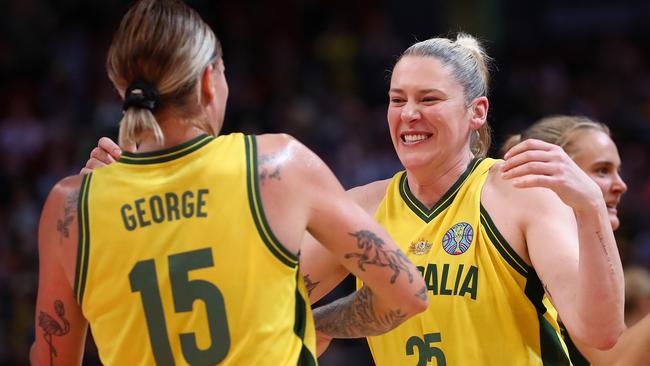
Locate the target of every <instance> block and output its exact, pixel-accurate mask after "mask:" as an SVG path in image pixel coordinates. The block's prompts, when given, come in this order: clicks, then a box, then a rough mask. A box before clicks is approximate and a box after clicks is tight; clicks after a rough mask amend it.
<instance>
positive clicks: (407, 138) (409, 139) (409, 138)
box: [400, 133, 432, 145]
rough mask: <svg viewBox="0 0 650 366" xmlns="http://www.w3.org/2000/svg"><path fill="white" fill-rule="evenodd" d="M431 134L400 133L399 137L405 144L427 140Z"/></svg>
mask: <svg viewBox="0 0 650 366" xmlns="http://www.w3.org/2000/svg"><path fill="white" fill-rule="evenodd" d="M431 136H432V134H430V133H415V134H402V135H401V136H400V138H401V139H402V142H403V143H405V144H407V145H408V144H417V143H418V142H422V141H425V140H428V139H429V138H430V137H431Z"/></svg>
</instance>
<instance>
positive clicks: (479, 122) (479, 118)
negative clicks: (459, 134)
mask: <svg viewBox="0 0 650 366" xmlns="http://www.w3.org/2000/svg"><path fill="white" fill-rule="evenodd" d="M489 107H490V102H488V99H487V97H478V98H476V99H474V102H472V106H471V111H470V112H471V113H472V117H471V118H470V127H471V128H472V130H478V129H479V128H481V126H483V125H484V124H485V122H486V121H487V114H488V109H489Z"/></svg>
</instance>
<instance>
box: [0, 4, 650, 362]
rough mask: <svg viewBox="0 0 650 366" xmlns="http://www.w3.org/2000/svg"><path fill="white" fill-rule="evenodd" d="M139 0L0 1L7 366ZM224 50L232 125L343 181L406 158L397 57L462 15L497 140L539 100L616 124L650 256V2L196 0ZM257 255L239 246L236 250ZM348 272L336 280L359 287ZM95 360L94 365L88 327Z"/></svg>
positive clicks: (0, 244) (101, 126) (626, 236)
mask: <svg viewBox="0 0 650 366" xmlns="http://www.w3.org/2000/svg"><path fill="white" fill-rule="evenodd" d="M130 3H131V2H130V1H124V0H103V1H82V0H56V1H53V0H51V1H47V0H7V1H2V2H0V14H1V15H0V20H1V21H0V365H23V364H26V363H27V355H28V348H29V345H30V343H31V341H32V339H33V337H34V326H33V322H34V321H33V318H34V302H35V293H36V286H37V269H38V257H37V226H38V220H39V214H40V209H41V207H42V205H43V202H44V200H45V198H46V196H47V194H48V192H49V190H50V189H51V188H52V186H53V185H54V184H55V183H56V182H57V181H58V180H59V179H61V178H63V177H64V176H67V175H71V174H76V173H77V172H78V171H79V170H80V169H81V167H82V166H83V165H84V164H85V161H86V159H87V157H88V154H89V153H90V150H91V149H92V147H94V145H95V144H96V141H97V139H98V138H99V137H100V136H109V137H113V138H115V137H116V135H117V125H116V124H117V121H119V119H120V115H121V102H120V100H119V99H118V97H117V95H116V93H115V92H114V90H113V89H112V86H111V84H110V82H109V80H108V78H107V77H106V73H105V70H104V62H105V56H106V51H107V49H108V45H109V43H110V40H111V37H112V34H113V32H114V30H115V29H116V28H117V25H118V24H119V20H120V18H121V16H122V15H123V14H124V13H125V11H126V9H127V8H128V6H129V4H130ZM188 3H189V4H190V5H191V6H193V7H194V8H196V9H197V10H198V11H199V12H200V13H201V15H202V16H203V17H204V19H205V20H206V21H207V22H208V23H209V24H210V25H211V26H212V27H213V29H214V30H215V32H216V34H217V36H218V37H219V38H220V39H221V42H222V45H223V49H224V61H225V65H226V77H227V79H228V82H229V86H230V99H229V102H228V109H227V113H226V121H225V128H224V132H225V133H227V132H230V131H243V132H246V133H262V132H287V133H290V134H292V135H293V136H295V137H297V138H298V139H300V140H301V141H303V142H304V143H305V144H306V145H307V146H308V147H310V148H311V149H313V150H314V151H316V152H317V153H318V154H319V155H320V156H321V157H323V159H324V160H325V161H326V162H327V163H328V164H329V165H330V167H331V168H332V169H333V170H334V172H335V174H336V175H337V176H338V177H339V179H340V180H341V181H342V183H343V184H344V186H346V188H350V187H353V186H355V185H359V184H363V183H367V182H370V181H372V180H375V179H379V178H387V177H389V176H391V175H392V174H394V173H395V172H396V171H397V170H399V169H400V164H399V161H398V160H397V158H396V156H395V154H394V151H393V148H392V145H391V143H390V138H389V135H388V130H387V123H386V116H385V115H386V105H387V100H388V98H387V85H388V80H389V71H390V69H391V68H392V65H393V63H394V61H395V59H396V56H398V55H399V54H400V52H401V51H403V50H404V49H405V48H406V47H407V46H409V45H410V44H411V43H413V42H414V41H416V40H424V39H426V38H429V37H432V36H437V35H442V36H453V35H455V33H456V32H457V31H460V30H462V31H465V32H468V33H471V34H473V35H475V36H477V37H479V38H480V39H482V40H483V41H484V44H485V46H486V48H487V50H488V53H489V54H490V55H491V56H492V57H494V59H495V66H496V67H495V68H494V70H493V74H492V75H493V79H492V90H491V93H490V115H489V119H488V120H489V123H490V124H491V126H492V127H493V129H494V141H495V143H494V145H493V150H492V151H493V154H492V155H493V156H494V155H495V154H496V151H497V147H498V146H499V145H500V144H501V143H502V142H503V141H504V140H505V138H506V137H507V136H508V135H509V134H511V133H515V132H518V131H520V130H522V129H523V128H524V127H526V126H527V125H529V124H530V123H532V122H533V121H535V120H536V119H538V118H539V117H542V116H548V115H551V114H579V115H585V116H588V117H591V118H594V119H597V120H599V121H602V122H604V123H606V124H608V125H609V126H610V128H611V129H612V132H613V138H614V140H615V142H616V143H617V144H618V147H619V150H620V153H621V156H622V160H623V168H622V173H623V177H624V179H625V181H626V182H627V184H628V187H629V190H628V193H627V194H626V195H625V196H624V197H623V200H622V203H621V205H620V206H619V213H620V216H621V222H622V225H621V228H620V230H618V231H617V233H616V236H617V240H618V243H619V247H620V251H621V255H622V258H623V261H624V264H625V265H626V266H632V265H636V266H641V267H645V268H650V225H649V224H650V169H649V168H650V162H649V159H650V21H648V16H649V15H650V2H648V1H642V0H639V1H636V2H635V1H616V2H614V1H610V2H598V1H590V2H584V1H582V2H579V1H562V0H546V1H543V2H541V1H540V2H508V1H503V0H471V1H446V2H443V1H421V2H416V1H409V0H385V1H371V0H329V1H325V0H321V1H301V0H278V1H208V0H204V1H199V0H194V1H188ZM242 260H245V259H242ZM352 287H353V285H352V283H351V282H350V281H347V282H346V283H345V284H344V285H343V286H342V287H341V288H340V289H339V290H337V291H336V295H334V296H340V295H342V294H344V293H345V291H351V289H352ZM365 348H366V345H365V341H363V340H360V341H354V342H349V341H347V342H340V341H335V343H334V344H333V345H332V347H331V349H330V350H328V352H327V353H326V355H325V356H324V357H322V358H321V363H322V364H323V365H335V366H343V365H371V364H372V363H371V361H370V358H369V355H368V353H367V351H366V350H365ZM85 364H88V365H94V364H98V361H97V358H96V352H94V351H93V349H92V344H91V342H89V346H88V352H87V356H86V361H85Z"/></svg>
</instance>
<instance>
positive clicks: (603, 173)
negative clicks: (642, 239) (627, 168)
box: [501, 115, 650, 366]
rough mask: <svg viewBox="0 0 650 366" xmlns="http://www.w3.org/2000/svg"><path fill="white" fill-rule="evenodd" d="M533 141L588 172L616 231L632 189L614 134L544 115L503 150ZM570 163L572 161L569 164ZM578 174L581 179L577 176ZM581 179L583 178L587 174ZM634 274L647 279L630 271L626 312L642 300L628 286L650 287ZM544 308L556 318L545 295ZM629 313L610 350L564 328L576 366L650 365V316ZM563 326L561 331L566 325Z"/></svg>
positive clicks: (578, 120)
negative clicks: (559, 151)
mask: <svg viewBox="0 0 650 366" xmlns="http://www.w3.org/2000/svg"><path fill="white" fill-rule="evenodd" d="M528 139H536V140H541V141H544V142H547V143H550V144H554V145H557V146H559V147H561V148H562V149H563V150H564V151H565V153H566V155H567V156H568V157H570V158H571V159H572V160H573V161H574V162H575V164H566V165H565V169H567V170H568V169H575V170H578V169H580V170H582V171H584V172H585V173H586V176H587V177H588V178H589V179H591V180H593V181H594V182H595V183H596V184H597V185H598V187H600V190H601V192H602V199H603V201H604V202H605V205H606V207H607V212H608V215H609V222H610V224H611V228H612V230H613V231H616V230H617V229H618V228H619V226H620V221H619V218H618V211H617V206H618V203H619V201H620V199H621V196H622V195H623V194H624V193H625V192H626V191H627V185H626V184H625V182H624V181H623V179H622V178H621V176H620V168H621V158H620V156H619V154H618V149H617V147H616V144H615V143H614V141H613V140H612V138H611V136H610V132H609V128H608V127H607V126H606V125H604V124H602V123H600V122H597V121H594V120H591V119H589V118H587V117H581V116H566V115H558V116H550V117H545V118H542V119H540V120H538V121H537V122H535V123H533V124H532V125H531V126H530V127H528V128H527V129H526V130H525V131H524V132H522V133H521V134H516V135H512V136H511V137H510V138H508V140H507V141H506V142H505V143H504V145H503V146H502V148H501V153H502V154H506V153H507V152H508V151H509V150H510V149H512V148H513V147H514V146H515V145H517V144H519V143H521V142H522V141H524V140H528ZM567 162H569V161H568V160H567ZM575 176H581V175H578V174H576V175H575ZM582 177H583V178H584V176H582ZM565 184H571V182H570V181H569V180H567V181H566V182H565ZM628 274H630V276H629V277H630V278H628ZM635 275H638V277H636V279H641V278H645V277H643V275H645V276H647V271H644V270H642V269H635V270H630V271H629V273H628V271H627V270H626V273H625V277H626V278H625V287H626V308H628V306H629V307H630V308H631V307H633V306H634V302H635V301H634V300H637V298H636V297H635V294H634V291H632V290H629V289H628V287H629V288H634V287H635V284H636V283H645V284H647V282H642V281H640V282H635V281H633V279H635V278H634V277H635ZM628 279H629V280H630V281H628ZM628 290H629V291H628ZM628 292H629V293H628ZM640 297H643V295H641V296H639V298H640ZM630 303H632V304H630ZM544 304H545V305H546V307H547V308H548V311H549V312H550V313H551V314H557V311H556V310H555V307H554V306H553V304H552V299H549V298H548V297H546V298H545V301H544ZM628 310H630V309H628ZM635 310H636V309H635ZM628 315H630V314H628V311H627V310H626V314H625V318H626V323H627V326H628V327H629V328H628V329H626V330H625V331H624V332H623V333H622V335H621V336H620V338H619V340H618V342H617V343H616V345H615V346H614V347H613V348H611V349H609V350H606V351H601V350H598V349H595V348H593V347H589V346H588V345H586V344H583V343H581V342H580V341H579V340H577V341H576V342H575V343H576V344H575V345H574V342H572V339H571V338H572V337H570V335H569V334H567V333H566V331H565V329H563V336H564V339H565V341H566V343H567V346H568V349H569V354H570V356H571V362H572V363H573V365H574V366H582V365H589V364H592V365H603V366H609V365H626V366H632V365H645V364H647V362H648V359H650V348H648V344H649V343H650V315H647V314H644V313H641V315H640V316H639V314H635V315H636V318H633V317H628ZM632 318H633V319H632ZM560 326H561V327H562V324H560ZM576 346H577V348H576Z"/></svg>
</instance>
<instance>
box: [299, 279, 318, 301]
mask: <svg viewBox="0 0 650 366" xmlns="http://www.w3.org/2000/svg"><path fill="white" fill-rule="evenodd" d="M302 279H303V281H305V286H306V287H307V295H309V296H311V292H312V291H313V290H314V289H315V288H316V286H318V284H320V281H316V282H313V281H312V280H311V279H310V278H309V275H306V276H303V277H302Z"/></svg>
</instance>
